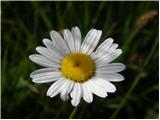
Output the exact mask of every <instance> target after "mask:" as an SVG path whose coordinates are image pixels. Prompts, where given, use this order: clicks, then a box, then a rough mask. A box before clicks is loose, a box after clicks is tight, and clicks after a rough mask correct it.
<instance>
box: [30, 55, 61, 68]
mask: <svg viewBox="0 0 160 120" xmlns="http://www.w3.org/2000/svg"><path fill="white" fill-rule="evenodd" d="M29 59H30V60H31V61H33V62H34V63H36V64H39V65H41V66H44V67H56V68H59V67H60V65H59V64H58V63H56V62H54V61H51V60H49V59H47V58H46V57H44V56H42V55H39V54H33V55H30V56H29Z"/></svg>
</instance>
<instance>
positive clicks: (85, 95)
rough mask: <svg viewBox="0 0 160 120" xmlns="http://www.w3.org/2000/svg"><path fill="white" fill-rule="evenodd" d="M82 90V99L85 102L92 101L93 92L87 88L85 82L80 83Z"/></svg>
mask: <svg viewBox="0 0 160 120" xmlns="http://www.w3.org/2000/svg"><path fill="white" fill-rule="evenodd" d="M82 90H83V99H84V100H85V101H86V102H87V103H91V102H92V101H93V94H92V92H91V91H90V89H88V87H87V86H86V85H85V83H83V84H82Z"/></svg>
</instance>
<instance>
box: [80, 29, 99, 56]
mask: <svg viewBox="0 0 160 120" xmlns="http://www.w3.org/2000/svg"><path fill="white" fill-rule="evenodd" d="M101 34H102V31H100V30H98V31H97V30H95V29H91V30H90V31H89V32H88V34H87V35H86V37H85V39H84V41H83V43H82V46H81V51H82V52H84V53H86V54H88V55H90V54H91V53H92V52H93V50H94V49H95V48H96V46H97V44H98V42H99V40H100V37H101Z"/></svg>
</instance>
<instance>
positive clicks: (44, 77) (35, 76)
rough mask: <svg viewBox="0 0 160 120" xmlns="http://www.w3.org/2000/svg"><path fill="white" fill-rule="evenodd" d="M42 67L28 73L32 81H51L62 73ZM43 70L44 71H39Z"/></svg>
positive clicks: (58, 77)
mask: <svg viewBox="0 0 160 120" xmlns="http://www.w3.org/2000/svg"><path fill="white" fill-rule="evenodd" d="M44 69H47V68H43V69H39V70H36V71H34V72H32V73H31V74H30V77H31V78H32V81H33V82H34V83H47V82H53V81H56V80H58V79H60V78H61V77H62V74H61V72H60V71H53V70H52V71H47V70H46V71H45V70H44ZM41 71H44V72H41Z"/></svg>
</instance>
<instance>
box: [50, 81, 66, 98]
mask: <svg viewBox="0 0 160 120" xmlns="http://www.w3.org/2000/svg"><path fill="white" fill-rule="evenodd" d="M64 82H65V80H64V79H63V78H62V79H60V80H58V81H56V82H55V83H53V84H52V85H51V86H50V87H49V89H48V91H47V96H50V97H54V96H56V95H57V94H59V93H60V91H61V86H62V85H63V84H64Z"/></svg>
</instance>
